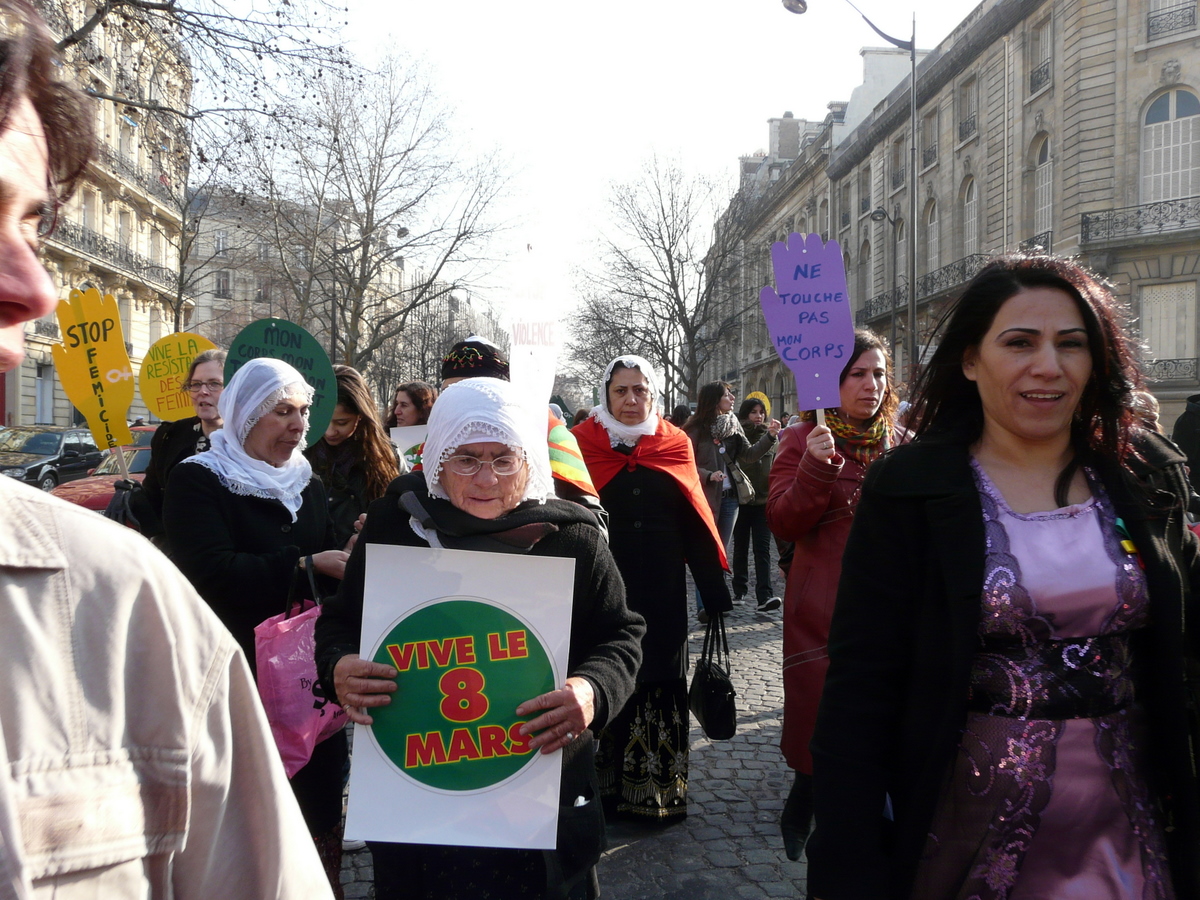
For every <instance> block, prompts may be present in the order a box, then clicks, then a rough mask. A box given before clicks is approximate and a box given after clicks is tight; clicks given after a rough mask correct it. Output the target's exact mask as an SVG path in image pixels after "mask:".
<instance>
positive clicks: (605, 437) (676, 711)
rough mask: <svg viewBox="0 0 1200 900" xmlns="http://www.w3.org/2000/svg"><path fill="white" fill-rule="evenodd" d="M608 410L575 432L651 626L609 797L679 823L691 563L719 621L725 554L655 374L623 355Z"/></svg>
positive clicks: (725, 596) (612, 735)
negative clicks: (662, 409) (664, 411)
mask: <svg viewBox="0 0 1200 900" xmlns="http://www.w3.org/2000/svg"><path fill="white" fill-rule="evenodd" d="M600 388H601V389H600V396H601V397H602V398H603V400H602V401H601V402H600V404H599V405H598V406H596V408H595V409H593V410H592V416H591V418H589V419H588V420H587V421H586V422H584V423H583V424H582V425H578V426H576V428H575V431H574V434H575V436H576V438H577V439H578V440H579V446H580V449H581V450H582V451H583V458H584V459H585V460H587V465H588V469H589V470H590V471H591V472H592V475H593V477H594V478H595V479H596V484H597V485H599V487H600V499H601V501H602V502H603V503H604V508H605V509H607V510H608V511H609V514H610V516H611V528H612V532H611V538H610V542H611V546H612V553H613V557H614V558H615V559H616V561H617V567H618V568H619V569H620V570H621V575H622V577H623V578H624V579H625V593H626V596H627V597H628V600H629V606H630V608H631V609H633V610H634V611H635V612H637V613H640V614H641V615H642V616H644V617H645V619H646V636H645V637H644V638H643V639H642V651H643V652H642V665H641V668H640V669H639V670H638V673H637V690H636V691H635V692H634V695H633V697H632V698H631V699H630V701H629V703H628V704H627V705H626V707H625V709H624V710H623V711H622V712H621V714H620V715H619V716H617V717H615V718H614V719H613V721H611V722H610V723H609V725H608V728H607V729H605V730H604V731H603V732H601V734H600V755H599V762H598V766H599V769H600V789H601V791H602V793H603V795H604V797H605V800H606V801H607V803H608V804H609V805H610V806H611V807H615V812H616V813H618V814H620V815H621V816H623V817H626V818H629V819H632V820H634V821H638V822H643V823H646V824H651V825H655V824H661V825H669V824H671V823H673V822H679V821H682V820H683V817H684V816H686V815H687V788H688V755H689V750H690V744H689V739H688V732H689V724H690V718H689V713H688V697H687V690H688V687H687V669H688V647H687V637H688V614H687V584H686V581H685V574H684V572H685V570H684V567H685V565H686V566H687V568H689V569H691V572H692V577H693V578H694V579H695V582H696V584H698V585H700V586H701V587H702V588H703V589H704V591H705V593H706V595H707V596H709V597H711V598H712V603H711V611H712V612H713V614H714V615H715V614H718V613H721V612H726V611H728V610H729V609H730V608H731V603H730V600H729V590H728V588H727V587H726V586H725V575H724V568H725V549H724V546H723V545H722V544H721V540H720V538H719V537H718V535H717V528H716V524H715V523H714V522H713V518H712V511H711V510H710V508H709V505H708V501H707V500H705V498H704V492H703V490H702V489H701V487H700V478H699V476H698V475H697V474H696V462H695V458H694V457H693V456H692V445H691V442H690V441H689V440H688V438H687V435H685V434H684V433H683V432H682V431H680V430H679V429H678V428H676V427H675V426H674V425H672V424H671V423H670V422H667V421H666V420H665V419H663V418H662V417H661V415H660V414H659V411H658V405H657V404H658V397H659V387H658V380H657V378H655V374H654V369H653V368H652V367H651V365H650V363H648V362H647V361H646V360H644V359H642V358H641V357H640V356H633V355H626V356H619V357H617V358H616V359H614V360H613V361H612V362H611V363H609V364H608V368H607V369H606V370H605V372H604V380H603V382H602V383H601V385H600Z"/></svg>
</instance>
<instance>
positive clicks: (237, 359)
mask: <svg viewBox="0 0 1200 900" xmlns="http://www.w3.org/2000/svg"><path fill="white" fill-rule="evenodd" d="M260 356H265V357H268V358H270V359H281V360H283V361H284V362H285V363H287V364H288V365H290V366H292V367H293V368H295V369H296V370H297V371H298V372H299V373H300V374H301V375H302V376H303V377H304V380H305V381H307V382H308V384H309V386H310V387H311V388H312V389H313V402H312V407H311V408H310V409H309V411H308V445H309V446H310V447H311V446H312V445H313V444H315V443H316V442H317V441H319V440H320V439H321V435H323V434H324V433H325V429H326V428H328V427H329V422H330V420H331V419H332V418H333V408H334V407H335V406H337V376H336V375H335V374H334V371H333V363H331V362H330V361H329V354H328V353H326V352H325V348H324V347H322V346H321V345H320V343H319V342H318V341H317V339H316V338H315V337H313V336H312V335H311V334H309V333H308V332H307V331H305V330H304V329H303V328H301V327H300V326H299V325H297V324H295V323H294V322H289V321H287V320H286V319H259V320H258V321H257V322H251V323H250V324H249V325H247V326H246V327H245V328H243V329H242V330H241V331H239V332H238V333H237V337H235V338H234V339H233V340H232V341H231V342H230V344H229V355H228V356H227V357H226V358H225V383H226V384H229V380H230V379H231V378H233V373H234V372H236V371H237V370H238V369H240V368H241V367H242V366H243V365H245V364H246V363H248V362H249V361H250V360H252V359H258V358H259V357H260Z"/></svg>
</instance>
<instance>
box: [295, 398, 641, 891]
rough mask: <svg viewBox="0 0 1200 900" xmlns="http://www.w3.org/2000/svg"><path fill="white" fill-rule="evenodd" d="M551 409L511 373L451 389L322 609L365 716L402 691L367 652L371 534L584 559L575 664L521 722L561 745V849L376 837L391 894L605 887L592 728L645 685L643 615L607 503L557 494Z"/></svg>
mask: <svg viewBox="0 0 1200 900" xmlns="http://www.w3.org/2000/svg"><path fill="white" fill-rule="evenodd" d="M544 416H545V412H544V410H543V409H541V408H538V409H525V408H523V407H522V406H521V403H520V398H519V396H518V393H517V391H516V390H515V389H514V388H513V387H512V386H511V385H509V384H508V383H507V382H503V381H499V380H496V379H492V378H471V379H468V380H466V381H462V382H459V383H457V384H454V385H451V386H450V387H448V388H446V390H445V391H443V392H442V394H441V396H440V397H439V398H438V402H437V405H435V406H434V408H433V412H432V413H431V414H430V417H429V436H428V438H427V439H426V441H425V450H424V460H425V466H424V470H423V471H421V472H413V473H411V474H408V475H403V476H401V477H400V478H398V479H396V481H395V482H393V483H392V485H391V487H389V488H388V491H387V493H386V494H385V495H384V497H383V498H382V499H381V500H378V501H376V502H375V503H373V504H371V507H370V511H369V513H368V515H367V523H366V527H365V528H364V529H363V532H362V536H361V539H360V540H359V543H358V545H357V546H356V547H355V549H354V552H353V554H352V555H351V557H350V561H349V563H348V564H347V567H346V578H345V581H344V582H343V584H342V590H341V591H340V592H339V594H338V596H337V597H336V598H335V599H334V600H332V601H330V602H329V603H328V604H326V606H325V610H324V612H323V614H322V616H321V619H320V621H319V622H318V625H317V660H318V670H319V672H320V673H321V676H322V679H323V680H324V682H325V684H326V685H327V689H328V690H330V691H333V692H336V694H337V697H338V701H339V702H340V703H342V705H343V706H345V707H346V709H347V714H348V715H349V716H350V718H352V719H353V720H354V721H355V722H358V723H360V724H367V725H369V724H372V722H373V720H372V718H371V716H370V715H369V711H370V710H371V709H373V708H376V707H380V706H384V705H387V704H389V703H391V702H393V698H392V696H391V693H392V692H393V691H395V690H396V689H397V684H396V681H395V679H396V677H397V671H396V669H394V668H392V667H391V666H388V665H383V664H381V663H376V662H370V661H367V660H365V659H360V658H359V655H358V651H359V646H360V643H361V637H360V630H361V621H362V609H363V588H364V576H365V572H366V548H367V546H368V545H369V544H375V543H378V544H398V545H404V546H411V547H425V546H429V547H436V548H447V549H460V550H482V551H488V552H491V553H518V554H529V555H530V556H559V557H567V558H570V559H573V560H575V581H574V592H573V596H572V598H571V604H572V614H571V639H570V650H569V654H568V673H569V674H568V677H567V679H566V682H565V683H564V685H563V686H562V687H561V688H560V689H558V690H555V691H551V692H550V693H547V694H543V695H541V696H538V697H532V698H529V699H528V700H527V701H526V702H524V703H522V704H521V705H520V706H519V707H518V708H517V710H516V714H517V715H518V716H524V717H527V718H528V721H527V722H526V723H525V724H524V725H521V726H520V729H519V731H520V734H521V735H523V736H526V737H527V738H528V739H527V740H526V741H525V742H524V744H523V747H522V750H521V752H533V751H540V752H541V753H553V752H556V751H559V750H561V751H563V761H562V787H561V795H560V803H561V804H563V805H562V807H561V808H560V811H559V818H558V841H557V848H558V849H557V850H556V851H545V852H543V851H535V850H514V849H501V848H482V847H442V846H424V845H417V844H389V843H376V842H372V843H371V844H370V846H371V851H372V854H373V856H374V862H375V896H376V897H377V898H379V900H394V898H401V897H403V898H406V900H407V898H412V900H447V898H458V897H462V898H473V897H480V896H498V897H595V896H597V895H598V892H599V886H598V883H597V880H596V876H595V869H594V866H595V863H596V861H597V860H598V859H599V856H600V849H601V847H602V846H603V833H604V819H603V813H602V811H601V807H600V802H599V791H598V786H597V784H596V772H595V765H594V762H593V749H592V744H593V738H592V731H591V729H593V728H599V727H603V726H604V725H605V724H606V723H607V722H608V721H609V720H610V719H611V717H612V716H614V715H616V714H617V712H619V711H620V709H621V707H622V706H623V705H624V704H625V701H626V699H627V698H628V697H629V695H630V693H631V692H632V691H633V686H634V679H635V676H636V674H637V670H638V665H639V663H640V662H641V644H640V641H641V636H642V633H643V631H644V630H645V627H644V623H643V620H642V618H641V616H639V615H637V614H636V613H633V612H630V610H629V609H628V608H627V607H626V605H625V590H624V586H623V584H622V582H621V576H620V573H619V572H618V571H617V567H616V564H615V563H614V562H613V559H612V555H611V554H610V553H609V550H608V547H607V545H606V544H605V543H604V541H603V540H602V538H601V536H600V530H599V528H598V527H597V523H596V519H595V516H594V515H593V514H592V513H591V512H589V511H588V510H587V509H585V508H584V507H582V506H580V505H578V504H575V503H570V502H566V501H563V500H558V499H555V498H554V496H553V493H554V488H553V484H552V477H551V473H550V458H549V453H548V451H547V449H546V431H545V422H544ZM564 600H565V598H564ZM394 702H404V699H403V697H402V696H398V697H397V698H395V701H394ZM516 748H517V745H515V744H514V745H513V746H512V747H511V748H510V750H509V752H518V750H517V749H516ZM480 802H481V803H483V804H486V803H487V799H486V798H482V799H481V800H480Z"/></svg>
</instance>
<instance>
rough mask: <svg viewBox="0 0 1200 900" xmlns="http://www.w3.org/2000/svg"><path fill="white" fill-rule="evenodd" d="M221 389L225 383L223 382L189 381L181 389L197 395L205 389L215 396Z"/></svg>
mask: <svg viewBox="0 0 1200 900" xmlns="http://www.w3.org/2000/svg"><path fill="white" fill-rule="evenodd" d="M223 387H225V382H223V381H216V380H213V381H189V382H187V383H186V384H184V386H183V389H184V390H185V391H187V392H188V393H189V394H198V393H200V392H201V391H202V390H205V389H207V390H208V392H209V393H210V394H215V393H216V392H217V391H219V390H221V388H223Z"/></svg>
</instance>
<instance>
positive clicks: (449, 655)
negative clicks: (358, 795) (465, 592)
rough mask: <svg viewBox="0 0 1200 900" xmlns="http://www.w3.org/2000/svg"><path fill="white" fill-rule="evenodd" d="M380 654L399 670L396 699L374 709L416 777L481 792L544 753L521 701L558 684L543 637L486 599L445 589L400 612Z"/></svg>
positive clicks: (383, 734)
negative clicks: (533, 743)
mask: <svg viewBox="0 0 1200 900" xmlns="http://www.w3.org/2000/svg"><path fill="white" fill-rule="evenodd" d="M373 659H374V660H375V662H380V663H385V664H387V665H390V666H395V667H396V669H398V670H399V672H400V675H399V677H398V678H397V679H396V683H397V686H398V689H397V691H396V693H394V694H393V695H392V702H391V703H390V704H389V705H387V706H384V707H380V708H379V709H373V710H371V717H372V718H373V719H374V720H375V724H374V725H372V726H371V734H372V736H373V737H374V739H375V742H376V744H377V745H378V746H379V749H380V750H381V751H382V752H383V754H384V756H386V757H387V758H388V760H390V761H391V763H392V765H394V766H395V767H396V768H397V770H399V771H400V772H401V773H402V774H403V775H407V776H408V777H410V778H412V779H413V780H415V781H417V782H419V783H421V784H423V785H426V786H427V787H431V788H435V789H437V790H443V791H479V790H485V789H488V788H492V787H495V786H496V785H498V784H500V783H501V782H503V781H506V780H507V779H509V778H511V777H513V776H514V775H516V774H517V773H518V772H520V771H521V770H522V769H524V768H525V766H527V765H528V764H529V763H530V762H532V761H533V759H534V756H535V755H536V753H537V751H536V750H530V749H529V747H528V741H527V739H526V738H524V737H522V736H521V735H519V734H517V728H518V727H519V726H520V725H521V723H523V722H525V721H527V720H528V719H529V718H532V717H531V716H526V717H523V718H522V717H520V716H518V715H517V714H516V708H517V707H518V706H519V705H520V704H521V703H523V702H524V701H526V700H530V699H532V698H533V697H536V696H538V695H539V694H544V693H546V692H547V691H552V690H554V687H555V683H556V682H555V677H554V667H553V665H552V664H551V662H550V656H549V654H548V653H547V652H546V649H545V647H544V646H543V644H542V641H541V639H540V638H539V637H538V636H537V634H536V633H535V632H534V630H533V629H532V628H530V627H529V625H527V624H526V623H525V622H523V621H522V620H521V619H519V618H517V616H516V615H514V614H513V613H512V612H510V611H509V610H507V609H504V608H502V607H500V606H497V605H495V604H494V603H489V602H487V601H485V600H479V599H475V598H465V597H452V598H442V599H440V600H436V601H434V602H433V603H429V604H425V605H424V606H421V607H418V608H417V609H414V610H412V611H411V612H409V613H407V614H406V615H405V616H404V617H403V618H401V619H400V620H399V621H398V622H396V624H395V625H393V626H392V628H391V629H390V630H389V631H388V633H387V634H386V635H385V636H384V638H383V640H382V641H381V642H380V644H379V647H378V649H377V650H376V651H375V655H374V657H373Z"/></svg>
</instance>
